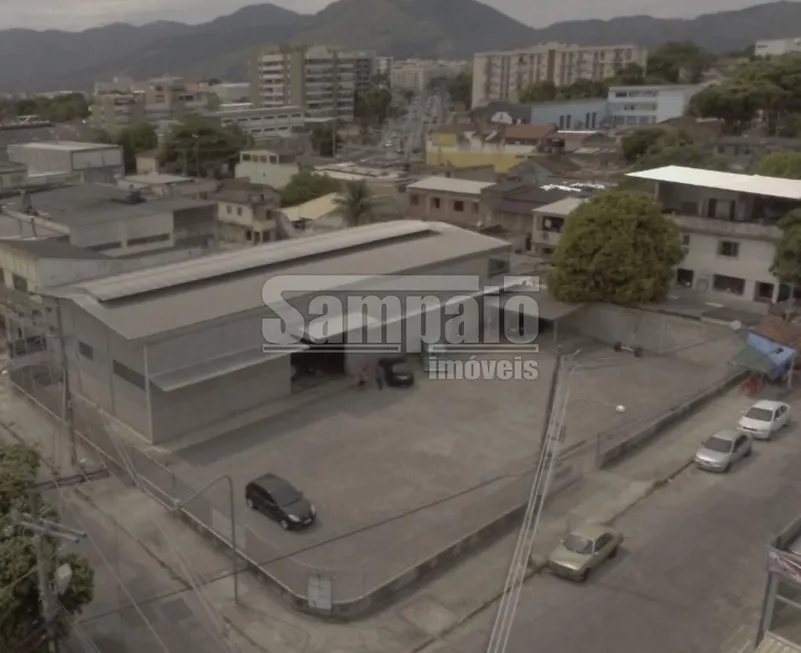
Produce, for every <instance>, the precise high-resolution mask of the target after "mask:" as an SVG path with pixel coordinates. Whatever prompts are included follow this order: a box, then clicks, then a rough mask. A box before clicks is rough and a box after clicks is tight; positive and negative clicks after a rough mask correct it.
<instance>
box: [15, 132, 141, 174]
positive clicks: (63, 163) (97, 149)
mask: <svg viewBox="0 0 801 653" xmlns="http://www.w3.org/2000/svg"><path fill="white" fill-rule="evenodd" d="M7 151H8V159H9V161H12V162H13V163H21V164H24V165H25V166H26V167H27V169H28V173H30V174H41V173H47V172H49V173H55V172H61V173H65V174H68V175H69V176H70V177H71V178H73V179H75V180H79V181H82V182H84V183H89V182H102V183H113V182H114V180H115V179H116V178H117V177H121V176H122V175H124V174H125V165H124V163H123V156H122V147H120V146H119V145H111V144H107V143H79V142H77V141H47V142H42V143H16V144H14V145H9V146H8V150H7Z"/></svg>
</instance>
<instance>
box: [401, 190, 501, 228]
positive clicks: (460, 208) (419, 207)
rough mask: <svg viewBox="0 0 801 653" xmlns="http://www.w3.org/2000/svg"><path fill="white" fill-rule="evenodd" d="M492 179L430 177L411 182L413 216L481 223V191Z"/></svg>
mask: <svg viewBox="0 0 801 653" xmlns="http://www.w3.org/2000/svg"><path fill="white" fill-rule="evenodd" d="M492 185H493V183H492V182H486V181H471V180H469V179H454V178H453V177H426V178H425V179H421V180H420V181H418V182H415V183H413V184H410V185H409V186H408V187H407V189H406V191H407V193H408V194H409V217H410V218H412V219H415V220H434V221H436V222H448V223H450V224H454V225H458V226H460V227H465V228H467V229H476V228H478V227H480V226H481V224H482V222H483V219H482V216H481V191H483V190H484V189H485V188H489V187H490V186H492Z"/></svg>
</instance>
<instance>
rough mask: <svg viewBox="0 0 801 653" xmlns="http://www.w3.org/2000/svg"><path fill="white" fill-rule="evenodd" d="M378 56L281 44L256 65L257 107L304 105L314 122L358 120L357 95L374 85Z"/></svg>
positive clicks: (253, 95)
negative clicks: (356, 113) (314, 119)
mask: <svg viewBox="0 0 801 653" xmlns="http://www.w3.org/2000/svg"><path fill="white" fill-rule="evenodd" d="M374 71H375V55H374V54H373V53H370V52H348V51H346V50H343V49H340V48H334V47H329V46H324V45H315V46H300V45H287V44H283V45H277V46H273V47H270V48H268V49H267V50H264V51H262V52H261V53H259V54H258V55H257V57H256V59H255V61H254V62H253V64H252V65H251V80H250V101H251V102H252V103H253V105H254V106H256V107H281V106H285V105H290V106H297V107H302V108H303V110H304V111H305V113H306V116H307V117H309V118H337V119H340V120H345V121H351V120H353V96H354V93H355V92H356V91H357V90H359V89H362V88H366V87H367V86H369V84H370V80H371V78H372V76H373V74H374Z"/></svg>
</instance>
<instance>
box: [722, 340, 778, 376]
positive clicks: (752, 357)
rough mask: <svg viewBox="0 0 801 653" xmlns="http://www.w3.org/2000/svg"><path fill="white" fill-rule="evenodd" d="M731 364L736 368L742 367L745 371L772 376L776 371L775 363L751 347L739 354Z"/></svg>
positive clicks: (747, 346)
mask: <svg viewBox="0 0 801 653" xmlns="http://www.w3.org/2000/svg"><path fill="white" fill-rule="evenodd" d="M731 364H732V365H734V366H735V367H742V368H743V369H745V370H750V371H751V372H760V373H762V374H770V373H771V372H772V371H773V369H774V363H773V361H772V360H771V359H770V358H769V357H767V356H765V354H763V353H762V352H761V351H759V350H758V349H757V348H756V347H752V346H751V345H746V346H745V347H743V348H742V349H741V350H740V351H739V352H737V354H736V355H735V356H734V358H732V359H731Z"/></svg>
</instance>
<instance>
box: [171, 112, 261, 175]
mask: <svg viewBox="0 0 801 653" xmlns="http://www.w3.org/2000/svg"><path fill="white" fill-rule="evenodd" d="M249 144H250V139H249V138H248V137H247V135H246V134H245V133H244V132H243V131H242V130H241V129H240V128H239V127H236V126H230V127H219V126H217V125H214V124H213V123H212V122H211V121H208V120H204V119H202V118H195V117H192V118H188V119H187V120H186V121H184V122H182V123H181V124H180V125H176V126H175V127H173V128H172V129H171V130H170V131H169V133H168V134H167V137H166V138H165V141H164V148H163V150H162V163H163V164H164V165H165V166H166V167H167V168H169V169H172V170H174V171H176V172H183V173H184V174H189V175H193V176H198V177H199V176H202V175H203V173H204V172H205V171H207V170H208V169H210V168H214V169H219V168H221V167H222V166H223V165H229V166H233V165H234V164H235V162H236V157H237V156H238V155H239V152H240V151H241V150H242V149H244V148H245V147H247V146H248V145H249Z"/></svg>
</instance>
